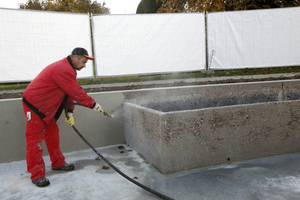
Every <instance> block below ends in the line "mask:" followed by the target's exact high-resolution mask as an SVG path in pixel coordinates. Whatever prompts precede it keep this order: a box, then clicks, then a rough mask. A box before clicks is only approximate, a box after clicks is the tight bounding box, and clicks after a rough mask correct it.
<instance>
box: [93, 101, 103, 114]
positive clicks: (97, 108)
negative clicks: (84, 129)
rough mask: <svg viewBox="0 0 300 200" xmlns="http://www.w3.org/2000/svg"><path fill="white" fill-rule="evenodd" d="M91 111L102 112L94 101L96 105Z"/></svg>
mask: <svg viewBox="0 0 300 200" xmlns="http://www.w3.org/2000/svg"><path fill="white" fill-rule="evenodd" d="M93 111H94V112H96V113H99V112H101V113H103V112H104V111H103V109H102V108H101V106H100V104H99V103H96V105H95V106H94V108H93Z"/></svg>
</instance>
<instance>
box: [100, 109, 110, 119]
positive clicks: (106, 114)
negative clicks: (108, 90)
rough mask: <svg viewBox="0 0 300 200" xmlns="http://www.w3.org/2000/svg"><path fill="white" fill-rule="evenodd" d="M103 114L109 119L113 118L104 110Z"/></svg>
mask: <svg viewBox="0 0 300 200" xmlns="http://www.w3.org/2000/svg"><path fill="white" fill-rule="evenodd" d="M102 114H103V115H105V116H107V117H111V115H110V114H108V113H107V112H105V111H103V110H102Z"/></svg>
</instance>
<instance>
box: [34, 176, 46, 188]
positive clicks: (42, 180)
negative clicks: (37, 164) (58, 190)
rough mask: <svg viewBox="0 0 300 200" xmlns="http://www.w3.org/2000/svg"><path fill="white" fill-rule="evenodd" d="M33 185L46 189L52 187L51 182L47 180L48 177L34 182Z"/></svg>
mask: <svg viewBox="0 0 300 200" xmlns="http://www.w3.org/2000/svg"><path fill="white" fill-rule="evenodd" d="M32 183H33V184H35V185H36V186H38V187H46V186H47V185H50V181H49V180H48V179H46V177H41V178H38V179H35V180H34V181H32Z"/></svg>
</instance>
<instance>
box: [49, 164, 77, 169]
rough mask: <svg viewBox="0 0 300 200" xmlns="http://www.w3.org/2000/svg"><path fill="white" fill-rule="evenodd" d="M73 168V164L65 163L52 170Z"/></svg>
mask: <svg viewBox="0 0 300 200" xmlns="http://www.w3.org/2000/svg"><path fill="white" fill-rule="evenodd" d="M74 168H75V167H74V165H73V164H68V163H65V164H64V165H63V166H61V167H59V168H52V170H62V171H72V170H74Z"/></svg>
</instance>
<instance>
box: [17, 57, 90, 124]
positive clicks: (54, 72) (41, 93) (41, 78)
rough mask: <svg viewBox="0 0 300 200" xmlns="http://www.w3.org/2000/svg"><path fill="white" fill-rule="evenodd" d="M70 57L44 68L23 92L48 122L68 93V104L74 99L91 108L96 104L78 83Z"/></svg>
mask: <svg viewBox="0 0 300 200" xmlns="http://www.w3.org/2000/svg"><path fill="white" fill-rule="evenodd" d="M68 59H69V60H70V58H64V59H62V60H59V61H57V62H55V63H52V64H50V65H48V66H47V67H46V68H44V69H43V70H42V71H41V72H40V74H39V75H38V76H37V77H36V78H35V79H34V80H33V81H32V82H31V83H30V84H29V85H28V86H27V88H26V90H25V91H24V93H23V97H24V98H25V99H26V100H27V101H28V102H29V103H31V104H32V105H33V106H34V107H35V108H37V110H39V111H40V112H41V113H43V114H44V116H45V117H44V118H43V121H44V122H46V123H47V124H49V123H50V121H51V120H52V119H53V118H54V116H55V114H56V113H57V111H58V109H59V107H60V105H61V104H62V102H63V100H64V98H65V96H66V95H68V101H67V104H69V103H72V102H73V101H74V100H75V101H76V102H77V103H79V104H80V105H83V106H85V107H89V108H92V107H93V106H94V104H95V100H94V99H93V98H92V97H90V96H88V95H87V93H86V92H85V91H84V90H83V88H82V87H81V86H80V85H79V84H78V82H77V79H76V76H77V72H76V70H75V69H73V67H72V65H71V63H70V61H68ZM73 108H74V106H73V107H72V108H71V109H73Z"/></svg>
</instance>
